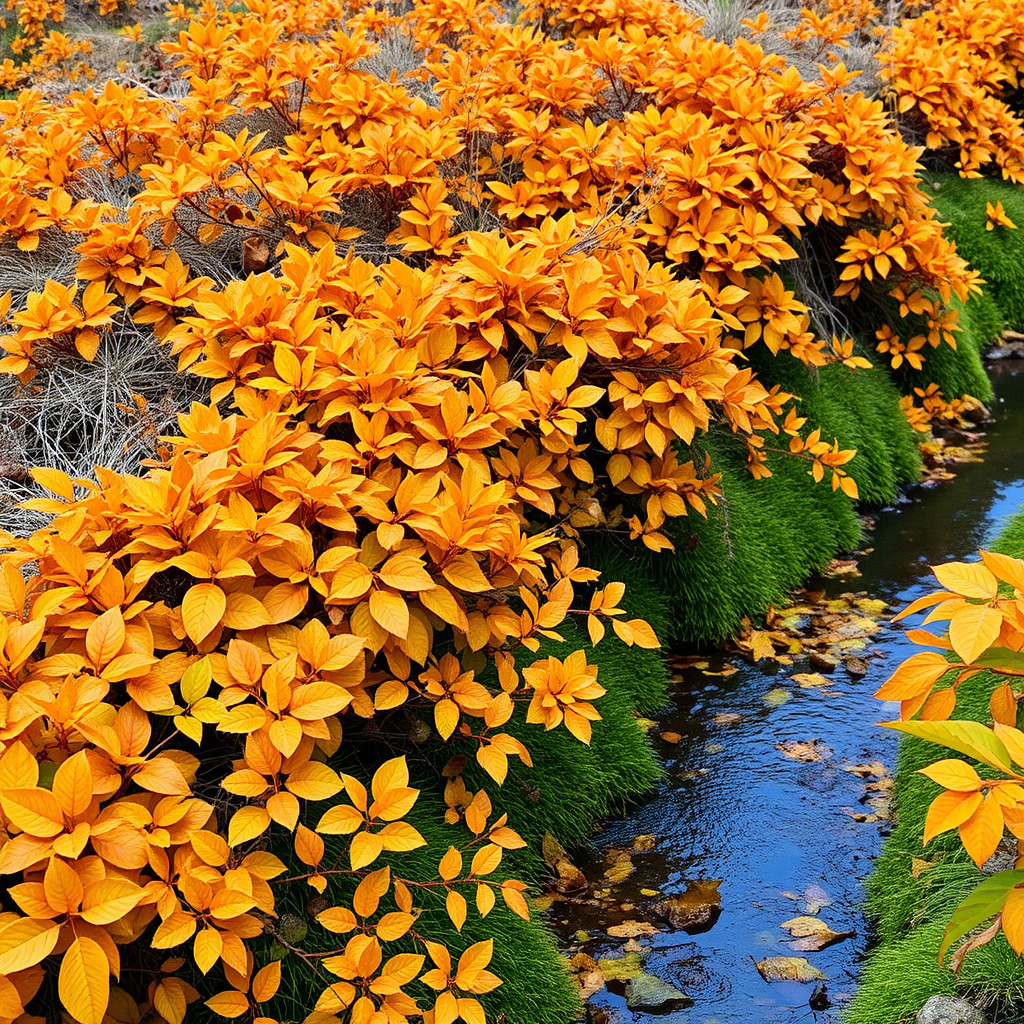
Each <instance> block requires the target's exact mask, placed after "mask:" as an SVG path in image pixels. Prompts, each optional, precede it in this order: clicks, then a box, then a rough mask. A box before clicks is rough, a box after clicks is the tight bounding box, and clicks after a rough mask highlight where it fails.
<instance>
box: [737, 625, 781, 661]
mask: <svg viewBox="0 0 1024 1024" xmlns="http://www.w3.org/2000/svg"><path fill="white" fill-rule="evenodd" d="M739 643H740V646H741V647H745V648H746V649H747V650H748V651H750V656H751V657H752V658H753V659H754V661H760V660H761V659H762V658H773V657H775V645H774V644H773V643H772V638H771V635H770V634H769V633H768V632H766V631H764V630H758V629H755V630H753V631H752V632H751V633H750V634H749V635H748V636H747V637H745V638H744V639H743V640H740V642H739Z"/></svg>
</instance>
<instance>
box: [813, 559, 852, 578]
mask: <svg viewBox="0 0 1024 1024" xmlns="http://www.w3.org/2000/svg"><path fill="white" fill-rule="evenodd" d="M821 575H822V576H849V577H851V578H852V577H855V576H859V575H860V570H859V569H858V567H857V563H856V561H854V560H853V559H852V558H833V559H832V561H831V562H829V564H828V567H827V568H825V569H822V571H821Z"/></svg>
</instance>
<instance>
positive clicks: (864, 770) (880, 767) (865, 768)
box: [843, 760, 889, 779]
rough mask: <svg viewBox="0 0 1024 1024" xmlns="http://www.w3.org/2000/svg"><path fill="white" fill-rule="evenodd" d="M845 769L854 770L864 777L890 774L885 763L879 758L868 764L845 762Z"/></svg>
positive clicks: (878, 777)
mask: <svg viewBox="0 0 1024 1024" xmlns="http://www.w3.org/2000/svg"><path fill="white" fill-rule="evenodd" d="M843 771H844V772H853V774H854V775H859V776H860V777H861V778H862V779H866V778H871V777H874V778H877V779H880V778H884V777H885V776H887V775H888V774H889V771H888V769H887V768H886V767H885V765H884V764H882V762H881V761H878V760H875V761H871V762H869V763H868V764H844V765H843Z"/></svg>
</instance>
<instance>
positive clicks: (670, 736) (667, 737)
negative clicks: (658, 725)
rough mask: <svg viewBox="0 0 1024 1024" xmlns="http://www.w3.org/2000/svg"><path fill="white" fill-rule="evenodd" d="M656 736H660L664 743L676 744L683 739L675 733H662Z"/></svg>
mask: <svg viewBox="0 0 1024 1024" xmlns="http://www.w3.org/2000/svg"><path fill="white" fill-rule="evenodd" d="M658 735H659V736H661V738H662V739H663V740H664V741H665V742H666V743H678V742H679V741H680V740H681V739H682V738H683V737H682V736H681V735H680V734H679V733H677V732H663V733H659V734H658Z"/></svg>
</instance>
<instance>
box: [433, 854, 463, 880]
mask: <svg viewBox="0 0 1024 1024" xmlns="http://www.w3.org/2000/svg"><path fill="white" fill-rule="evenodd" d="M437 870H438V874H440V876H441V878H443V879H444V881H446V882H450V881H451V880H452V879H453V878H458V876H459V872H461V871H462V854H461V853H459V851H458V850H456V849H455V847H454V846H449V847H448V852H447V853H446V854H445V855H444V856H443V857H442V858H441V863H440V864H439V865H438V868H437Z"/></svg>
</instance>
